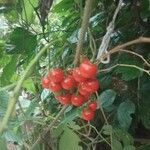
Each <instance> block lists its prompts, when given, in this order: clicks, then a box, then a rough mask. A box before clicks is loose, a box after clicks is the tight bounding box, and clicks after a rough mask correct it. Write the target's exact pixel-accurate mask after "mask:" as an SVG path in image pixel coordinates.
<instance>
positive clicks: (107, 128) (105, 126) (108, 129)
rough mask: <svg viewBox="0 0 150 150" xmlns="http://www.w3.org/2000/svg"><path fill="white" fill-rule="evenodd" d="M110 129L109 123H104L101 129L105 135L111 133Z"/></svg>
mask: <svg viewBox="0 0 150 150" xmlns="http://www.w3.org/2000/svg"><path fill="white" fill-rule="evenodd" d="M112 130H113V129H112V126H111V125H104V126H103V129H102V131H103V134H105V135H110V134H111V133H112Z"/></svg>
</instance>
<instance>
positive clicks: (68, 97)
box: [55, 94, 71, 105]
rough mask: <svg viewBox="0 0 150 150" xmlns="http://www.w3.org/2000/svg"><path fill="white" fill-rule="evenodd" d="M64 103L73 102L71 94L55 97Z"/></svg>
mask: <svg viewBox="0 0 150 150" xmlns="http://www.w3.org/2000/svg"><path fill="white" fill-rule="evenodd" d="M55 98H56V99H57V100H58V101H59V102H60V103H61V104H62V105H67V104H70V103H71V95H70V94H65V95H60V96H56V97H55Z"/></svg>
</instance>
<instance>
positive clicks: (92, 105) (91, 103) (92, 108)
mask: <svg viewBox="0 0 150 150" xmlns="http://www.w3.org/2000/svg"><path fill="white" fill-rule="evenodd" d="M88 108H90V109H91V110H92V111H95V110H96V108H97V102H96V101H94V102H89V103H88Z"/></svg>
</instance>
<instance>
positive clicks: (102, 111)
mask: <svg viewBox="0 0 150 150" xmlns="http://www.w3.org/2000/svg"><path fill="white" fill-rule="evenodd" d="M96 97H97V99H99V96H98V93H97V92H96ZM100 110H101V113H102V115H103V118H104V120H105V122H106V124H107V125H108V124H109V123H108V120H107V117H106V115H105V113H104V110H103V107H102V106H101V105H100Z"/></svg>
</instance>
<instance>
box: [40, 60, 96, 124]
mask: <svg viewBox="0 0 150 150" xmlns="http://www.w3.org/2000/svg"><path fill="white" fill-rule="evenodd" d="M96 73H97V66H96V65H95V64H93V63H91V62H90V61H89V60H87V59H86V60H84V61H83V62H82V63H81V64H80V66H79V67H76V68H73V69H70V70H68V71H67V73H66V74H64V72H63V70H62V69H60V68H55V69H52V70H50V71H49V73H48V75H47V76H46V77H43V78H42V87H43V88H47V89H49V90H51V91H52V92H54V95H55V98H56V99H57V100H58V101H59V102H60V103H61V104H62V105H66V104H72V105H74V106H77V107H79V106H81V105H83V104H84V103H86V104H85V105H86V107H84V108H83V109H82V111H81V116H82V118H83V119H84V120H87V121H90V120H91V119H92V118H93V117H94V111H95V110H96V108H97V103H96V101H91V100H90V97H91V96H92V94H93V93H94V92H96V91H97V90H98V89H99V82H98V80H97V79H96V78H95V76H96Z"/></svg>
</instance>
